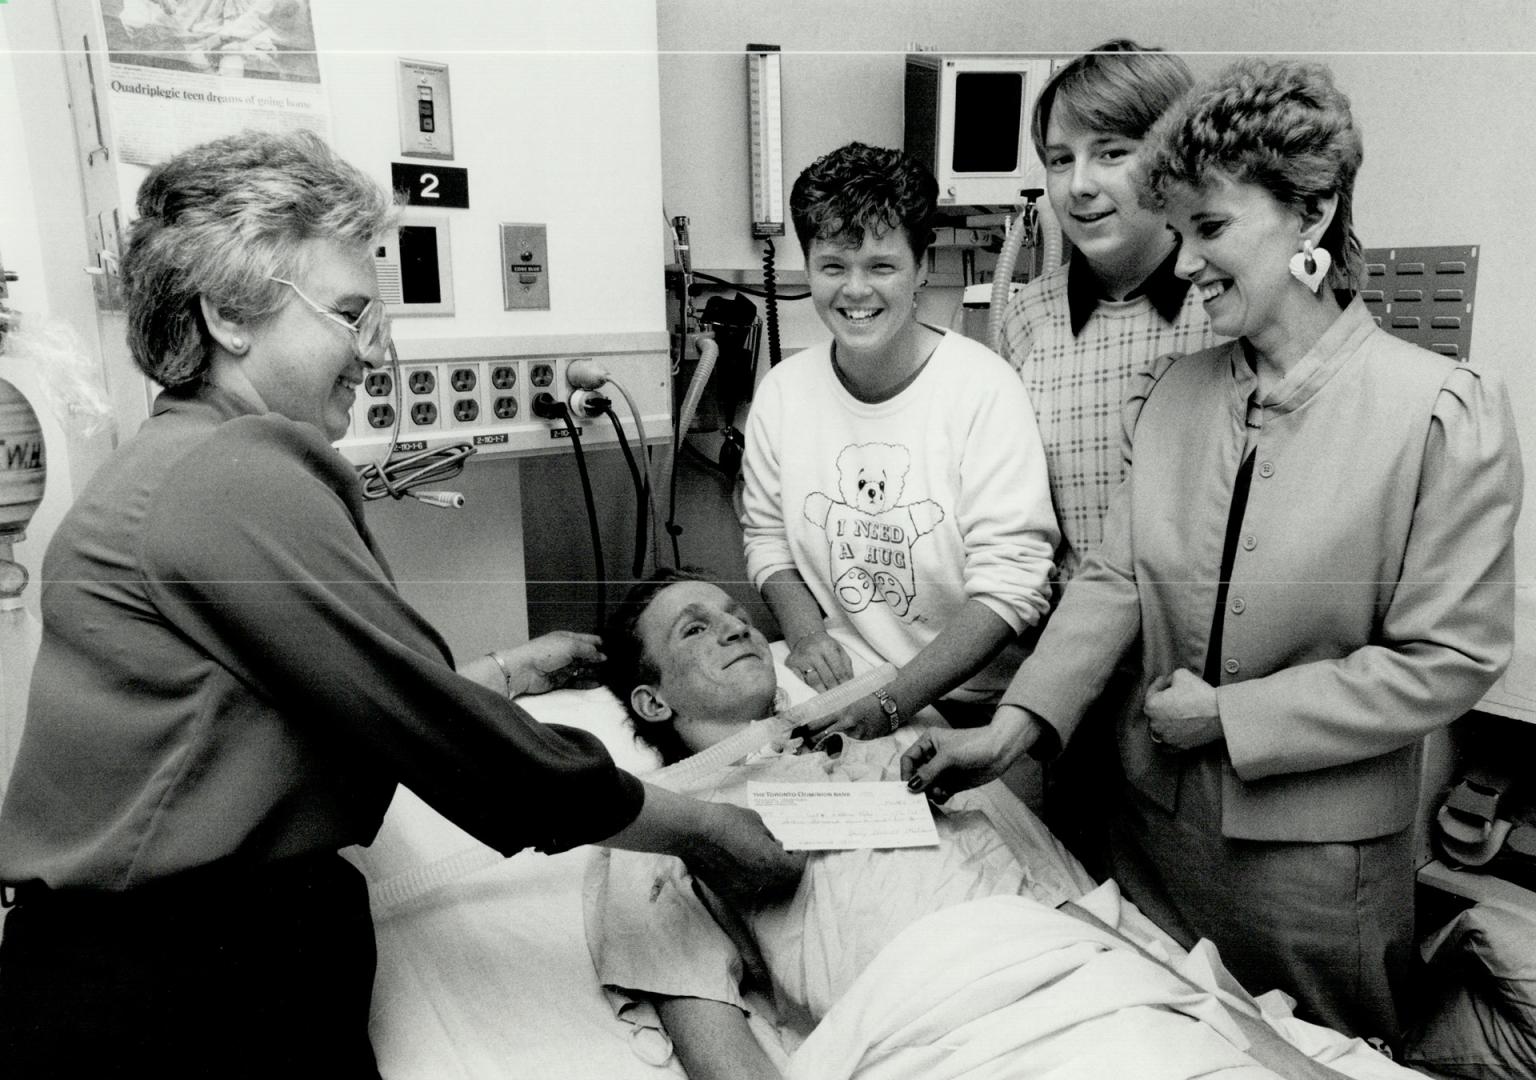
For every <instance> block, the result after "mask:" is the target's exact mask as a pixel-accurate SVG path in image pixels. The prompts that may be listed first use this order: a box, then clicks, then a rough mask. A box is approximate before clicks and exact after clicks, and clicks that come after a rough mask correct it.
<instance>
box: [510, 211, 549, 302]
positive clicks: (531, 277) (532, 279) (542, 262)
mask: <svg viewBox="0 0 1536 1080" xmlns="http://www.w3.org/2000/svg"><path fill="white" fill-rule="evenodd" d="M501 296H502V299H503V300H504V301H505V308H506V310H507V311H518V310H524V309H533V310H539V311H548V310H549V237H548V235H547V234H546V232H545V229H544V226H543V225H528V224H515V223H511V222H505V221H504V222H502V224H501Z"/></svg>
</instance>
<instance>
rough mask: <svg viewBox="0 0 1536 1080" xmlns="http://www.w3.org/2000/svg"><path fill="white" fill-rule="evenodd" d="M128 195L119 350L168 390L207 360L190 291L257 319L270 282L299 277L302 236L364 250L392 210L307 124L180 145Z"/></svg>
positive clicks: (267, 302)
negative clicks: (130, 214)
mask: <svg viewBox="0 0 1536 1080" xmlns="http://www.w3.org/2000/svg"><path fill="white" fill-rule="evenodd" d="M137 202H138V214H139V216H138V218H137V220H135V221H134V223H133V226H132V230H131V231H130V233H129V237H128V247H127V250H126V251H125V252H124V254H123V259H122V278H123V291H124V295H125V297H126V300H127V310H128V347H129V349H130V350H131V351H132V353H133V359H134V362H135V363H137V364H138V365H139V368H140V369H141V370H143V372H144V373H145V374H146V375H148V376H149V377H150V378H151V379H154V380H155V381H156V382H157V383H159V384H160V385H161V386H164V387H166V388H167V389H172V388H176V387H187V386H191V385H195V384H196V383H198V382H199V381H201V379H202V378H203V375H204V374H205V373H206V372H207V370H208V365H209V363H210V361H211V360H212V357H213V339H212V338H211V336H210V335H209V333H208V327H207V325H206V324H205V322H204V320H203V315H202V309H201V307H200V305H199V303H198V300H199V298H200V297H206V298H207V300H208V302H209V303H210V304H211V305H213V307H214V308H215V309H216V310H217V311H218V312H219V313H220V314H221V315H222V316H224V317H226V318H229V319H234V320H237V321H239V322H243V323H260V322H261V321H262V320H263V319H266V318H268V317H270V316H271V315H272V314H273V313H274V312H276V311H277V309H278V308H279V307H281V306H282V304H283V302H284V299H285V296H284V293H285V290H284V288H283V286H281V285H278V284H277V283H276V282H274V281H272V280H271V279H272V278H273V277H281V278H288V279H296V278H299V277H302V272H303V266H302V262H303V260H302V255H301V249H300V245H302V244H303V243H304V241H306V240H311V239H315V238H325V239H329V240H334V241H336V242H338V243H340V244H343V245H346V246H356V247H358V248H367V247H369V246H371V245H372V244H373V243H374V242H375V241H377V240H378V238H379V237H381V236H383V235H384V234H385V233H386V231H387V230H388V229H390V228H391V227H392V226H393V225H394V222H395V220H396V214H397V211H396V209H395V207H394V203H393V200H392V199H391V197H390V196H389V195H388V194H386V193H385V192H384V190H383V189H381V188H380V187H379V185H378V184H376V183H374V182H373V180H371V179H370V178H369V177H368V176H366V175H365V174H364V173H363V172H362V171H361V170H359V169H357V168H356V167H355V166H352V165H349V164H348V163H347V162H345V161H343V160H341V158H339V157H337V156H336V153H335V152H334V151H333V150H332V149H331V148H330V147H329V146H327V145H326V144H325V142H324V141H323V140H322V139H321V138H320V137H319V136H318V135H315V134H314V133H313V132H309V131H294V132H285V133H281V134H277V133H271V132H261V131H247V132H243V133H242V134H239V135H231V136H228V137H226V138H222V139H216V140H214V141H212V142H207V143H203V144H202V145H200V146H194V147H192V148H191V149H190V150H184V151H182V152H181V153H179V154H177V155H176V156H175V157H173V158H171V159H169V160H168V161H165V162H163V163H162V164H160V165H158V166H156V167H155V168H154V169H153V170H152V171H151V172H150V174H149V176H148V177H146V178H145V180H144V183H143V184H142V185H141V186H140V187H139V194H138V200H137Z"/></svg>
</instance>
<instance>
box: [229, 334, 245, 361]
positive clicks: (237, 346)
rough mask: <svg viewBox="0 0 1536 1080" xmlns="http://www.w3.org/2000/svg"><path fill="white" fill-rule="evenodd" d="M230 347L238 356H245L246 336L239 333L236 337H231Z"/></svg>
mask: <svg viewBox="0 0 1536 1080" xmlns="http://www.w3.org/2000/svg"><path fill="white" fill-rule="evenodd" d="M229 349H230V351H231V352H233V353H234V354H235V355H236V356H244V355H245V338H243V337H241V336H240V335H239V334H236V335H235V336H234V337H232V338H230V339H229Z"/></svg>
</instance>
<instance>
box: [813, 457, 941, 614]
mask: <svg viewBox="0 0 1536 1080" xmlns="http://www.w3.org/2000/svg"><path fill="white" fill-rule="evenodd" d="M911 465H912V452H911V451H910V450H908V449H907V448H906V447H905V446H901V445H898V444H895V443H854V444H850V445H848V446H845V447H843V449H842V451H841V452H839V453H838V455H837V473H838V489H839V494H840V495H841V496H842V498H841V499H840V500H835V499H833V498H831V497H830V496H828V495H827V494H825V493H824V492H820V491H813V492H811V493H810V494H809V495H807V496H806V497H805V516H806V519H807V520H809V521H810V522H811V524H813V525H816V526H818V527H820V528H821V529H823V530H824V531H825V532H826V536H827V548H828V553H829V555H828V559H829V562H830V569H831V577H830V580H831V582H832V592H833V594H834V595H835V596H836V597H837V602H838V603H839V604H841V605H842V606H843V610H844V611H847V612H849V613H850V614H852V613H854V612H858V611H863V610H864V609H865V608H867V607H868V606H869V605H870V604H873V603H879V602H881V601H884V602H885V603H886V604H887V605H889V606H890V609H891V610H892V611H893V612H895V613H896V614H897V615H898V616H900V615H905V614H906V613H907V610H908V609H909V608H910V607H911V606H912V598H913V597H914V596H915V595H916V594H917V581H916V579H915V577H914V576H913V572H912V545H913V544H915V543H916V542H917V539H918V537H920V536H922V535H924V534H925V533H929V532H932V531H933V530H934V528H935V527H936V526H937V525H938V524H939V522H941V521H943V520H944V508H943V507H941V506H940V505H939V504H938V503H936V502H934V501H933V500H932V499H923V500H921V501H920V502H914V503H908V504H907V505H905V506H902V505H899V504H900V502H901V492H902V488H903V487H904V486H905V485H906V479H907V470H908V469H909V468H911Z"/></svg>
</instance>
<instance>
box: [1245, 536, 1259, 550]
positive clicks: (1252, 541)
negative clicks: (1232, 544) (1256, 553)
mask: <svg viewBox="0 0 1536 1080" xmlns="http://www.w3.org/2000/svg"><path fill="white" fill-rule="evenodd" d="M1258 546H1259V541H1258V538H1257V537H1255V536H1254V535H1253V533H1249V534H1248V535H1247V536H1245V537H1243V550H1244V551H1252V550H1253V549H1254V548H1256V547H1258Z"/></svg>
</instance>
